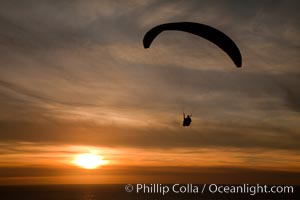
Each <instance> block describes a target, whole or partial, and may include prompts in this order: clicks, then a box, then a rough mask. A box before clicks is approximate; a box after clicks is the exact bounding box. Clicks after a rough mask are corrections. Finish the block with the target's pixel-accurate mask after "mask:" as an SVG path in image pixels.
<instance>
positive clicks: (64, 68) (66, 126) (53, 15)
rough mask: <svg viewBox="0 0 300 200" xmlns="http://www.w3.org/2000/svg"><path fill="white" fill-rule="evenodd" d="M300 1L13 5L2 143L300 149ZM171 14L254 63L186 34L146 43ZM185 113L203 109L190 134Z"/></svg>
mask: <svg viewBox="0 0 300 200" xmlns="http://www.w3.org/2000/svg"><path fill="white" fill-rule="evenodd" d="M270 5H272V6H270ZM298 8H299V3H298V2H297V1H289V2H282V1H268V0H266V1H262V2H261V1H251V2H241V1H229V0H228V1H222V2H220V1H196V0H195V1H188V2H186V1H164V2H162V1H150V0H149V1H137V0H131V1H126V2H124V1H89V2H86V1H63V2H53V1H38V2H37V1H33V0H32V1H26V3H24V2H19V1H2V3H1V7H0V30H1V31H0V55H1V59H0V110H1V113H0V132H1V134H0V140H1V141H3V142H4V143H7V144H8V143H9V142H20V141H22V142H24V141H27V142H34V143H40V144H45V143H46V144H49V143H50V144H78V145H94V146H105V147H107V146H112V147H122V148H123V147H124V148H125V147H126V148H137V149H152V150H153V149H164V150H166V149H171V151H172V149H174V148H210V149H214V148H216V147H218V148H229V149H232V148H239V149H243V150H248V149H270V150H287V151H290V152H293V153H294V152H298V151H299V145H298V142H297V141H299V139H300V138H299V137H300V135H299V125H298V124H299V122H300V116H299V113H300V112H299V111H300V105H299V102H300V96H299V92H298V87H299V84H300V82H299V80H300V77H299V75H300V71H299V63H300V60H299V58H300V56H299V47H300V44H299V40H298V39H297V38H298V37H297V36H298V33H299V30H300V26H299V23H298V21H299V20H297V19H298V18H299V12H298V10H299V9H298ZM171 21H196V22H199V23H204V24H208V25H211V26H214V27H216V28H218V29H220V30H222V31H224V32H225V33H226V34H228V35H229V36H230V37H232V38H233V40H234V41H235V42H236V43H237V44H238V46H239V48H240V49H241V52H242V56H243V67H242V68H241V69H235V68H234V66H233V63H232V62H231V60H230V59H229V58H228V56H227V55H226V54H225V53H223V52H222V51H221V50H220V49H218V48H216V47H215V46H214V45H213V44H210V43H209V42H208V41H206V40H203V39H201V38H199V37H195V36H192V35H190V34H186V33H181V32H165V33H163V34H161V35H160V36H159V37H158V38H157V39H156V40H155V42H154V44H153V46H152V47H151V48H150V49H147V50H145V49H143V46H142V38H143V36H144V34H145V32H146V31H147V30H148V29H150V28H151V27H152V26H154V25H157V24H159V23H166V22H171ZM183 110H184V111H185V112H193V123H192V126H191V127H190V128H189V129H183V128H182V127H181V123H182V122H181V121H182V111H183ZM1 148H4V147H1ZM1 148H0V149H1ZM3 152H4V153H3V154H5V152H7V151H3ZM248 153H249V152H248ZM177 156H178V155H177ZM243 156H245V155H243ZM175 157H176V156H175ZM266 157H270V155H268V156H266ZM250 159H253V158H250ZM291 160H292V159H291ZM258 162H264V161H263V160H260V161H258ZM270 162H271V161H270Z"/></svg>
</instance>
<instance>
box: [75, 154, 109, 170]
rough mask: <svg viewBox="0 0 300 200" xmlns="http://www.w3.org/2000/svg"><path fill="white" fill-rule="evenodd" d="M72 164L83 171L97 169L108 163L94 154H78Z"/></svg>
mask: <svg viewBox="0 0 300 200" xmlns="http://www.w3.org/2000/svg"><path fill="white" fill-rule="evenodd" d="M72 163H73V164H75V165H77V166H79V167H81V168H84V169H97V168H98V167H100V166H102V165H105V164H107V163H108V161H107V160H103V159H102V157H101V156H99V155H97V154H94V153H85V154H78V155H76V156H75V158H74V160H73V161H72Z"/></svg>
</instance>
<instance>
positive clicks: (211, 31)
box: [143, 22, 242, 67]
mask: <svg viewBox="0 0 300 200" xmlns="http://www.w3.org/2000/svg"><path fill="white" fill-rule="evenodd" d="M163 31H183V32H188V33H191V34H194V35H198V36H200V37H203V38H205V39H207V40H208V41H210V42H212V43H214V44H215V45H217V46H218V47H220V48H221V49H222V50H223V51H224V52H225V53H226V54H227V55H228V56H229V57H230V58H231V59H232V61H233V62H234V64H235V65H236V67H241V66H242V56H241V53H240V50H239V48H238V47H237V45H236V44H235V43H234V42H233V40H232V39H230V38H229V37H228V36H227V35H225V34H224V33H222V32H221V31H219V30H217V29H215V28H213V27H210V26H208V25H205V24H199V23H194V22H175V23H167V24H161V25H158V26H155V27H154V28H152V29H150V30H149V31H148V32H147V33H146V34H145V36H144V40H143V44H144V48H145V49H146V48H149V47H150V46H151V44H152V42H153V40H154V39H155V38H156V37H157V36H158V35H159V34H160V33H162V32H163Z"/></svg>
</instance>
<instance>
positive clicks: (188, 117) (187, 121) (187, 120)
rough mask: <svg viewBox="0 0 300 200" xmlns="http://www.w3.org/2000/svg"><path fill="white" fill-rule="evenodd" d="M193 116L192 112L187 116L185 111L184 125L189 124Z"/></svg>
mask: <svg viewBox="0 0 300 200" xmlns="http://www.w3.org/2000/svg"><path fill="white" fill-rule="evenodd" d="M191 117H192V114H191V115H187V116H186V117H185V113H183V124H182V126H189V125H190V124H191V123H192V119H191Z"/></svg>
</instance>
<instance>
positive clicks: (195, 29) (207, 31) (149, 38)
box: [143, 22, 242, 126]
mask: <svg viewBox="0 0 300 200" xmlns="http://www.w3.org/2000/svg"><path fill="white" fill-rule="evenodd" d="M163 31H183V32H187V33H191V34H194V35H198V36H200V37H202V38H205V39H207V40H208V41H210V42H212V43H214V44H215V45H217V46H218V47H220V48H221V49H222V50H223V51H224V52H225V53H226V54H227V55H228V56H229V57H230V58H231V60H232V61H233V62H234V64H235V66H236V67H242V56H241V53H240V50H239V48H238V47H237V45H236V44H235V43H234V42H233V40H232V39H230V38H229V37H228V36H227V35H225V34H224V33H222V32H221V31H219V30H217V29H215V28H213V27H210V26H208V25H205V24H199V23H194V22H174V23H166V24H161V25H158V26H155V27H153V28H152V29H150V30H149V31H148V32H147V33H146V34H145V36H144V39H143V44H144V48H145V49H146V48H149V47H150V45H151V44H152V42H153V41H154V39H155V38H156V37H157V36H158V35H159V34H160V33H162V32H163ZM191 122H192V119H191V115H187V117H185V113H183V126H189V125H190V124H191Z"/></svg>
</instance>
